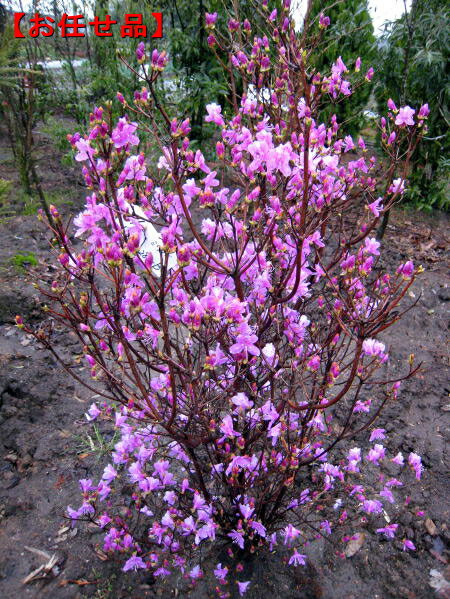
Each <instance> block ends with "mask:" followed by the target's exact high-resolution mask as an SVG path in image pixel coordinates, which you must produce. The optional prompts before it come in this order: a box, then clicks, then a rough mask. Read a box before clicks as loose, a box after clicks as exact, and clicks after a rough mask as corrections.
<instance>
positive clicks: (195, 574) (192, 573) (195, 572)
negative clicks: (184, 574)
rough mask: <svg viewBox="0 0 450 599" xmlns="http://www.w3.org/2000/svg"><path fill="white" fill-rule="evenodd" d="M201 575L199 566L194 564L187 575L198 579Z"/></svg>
mask: <svg viewBox="0 0 450 599" xmlns="http://www.w3.org/2000/svg"><path fill="white" fill-rule="evenodd" d="M202 576H203V572H202V571H201V569H200V566H194V567H193V568H192V570H191V571H190V572H189V577H190V578H192V580H198V579H199V578H201V577H202Z"/></svg>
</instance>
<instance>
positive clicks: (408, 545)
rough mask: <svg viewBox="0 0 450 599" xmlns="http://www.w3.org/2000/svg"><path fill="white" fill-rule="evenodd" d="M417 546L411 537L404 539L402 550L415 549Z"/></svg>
mask: <svg viewBox="0 0 450 599" xmlns="http://www.w3.org/2000/svg"><path fill="white" fill-rule="evenodd" d="M415 550H416V546H415V545H414V543H413V542H412V541H410V540H409V539H403V546H402V551H415Z"/></svg>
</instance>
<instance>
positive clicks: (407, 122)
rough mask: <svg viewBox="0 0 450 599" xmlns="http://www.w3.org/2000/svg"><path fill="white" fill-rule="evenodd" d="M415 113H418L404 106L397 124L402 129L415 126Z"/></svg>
mask: <svg viewBox="0 0 450 599" xmlns="http://www.w3.org/2000/svg"><path fill="white" fill-rule="evenodd" d="M415 112H416V111H415V110H414V109H413V108H411V107H410V106H402V108H400V110H399V112H398V115H397V116H396V118H395V124H396V125H399V126H400V127H403V126H412V125H414V119H413V116H414V114H415Z"/></svg>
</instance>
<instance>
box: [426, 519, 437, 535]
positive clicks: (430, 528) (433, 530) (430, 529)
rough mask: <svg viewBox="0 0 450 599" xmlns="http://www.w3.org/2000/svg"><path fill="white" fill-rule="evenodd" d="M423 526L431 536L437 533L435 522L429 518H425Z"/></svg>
mask: <svg viewBox="0 0 450 599" xmlns="http://www.w3.org/2000/svg"><path fill="white" fill-rule="evenodd" d="M425 528H426V529H427V532H428V534H430V535H431V536H432V537H435V536H436V535H437V534H438V529H437V527H436V524H435V523H434V522H433V520H431V518H426V519H425Z"/></svg>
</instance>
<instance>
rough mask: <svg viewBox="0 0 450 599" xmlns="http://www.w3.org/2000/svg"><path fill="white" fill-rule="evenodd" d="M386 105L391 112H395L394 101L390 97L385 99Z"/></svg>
mask: <svg viewBox="0 0 450 599" xmlns="http://www.w3.org/2000/svg"><path fill="white" fill-rule="evenodd" d="M387 105H388V108H389V110H392V112H397V106H396V105H395V104H394V101H393V100H392V99H391V98H389V100H388V101H387Z"/></svg>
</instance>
